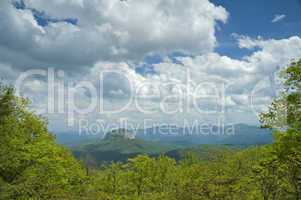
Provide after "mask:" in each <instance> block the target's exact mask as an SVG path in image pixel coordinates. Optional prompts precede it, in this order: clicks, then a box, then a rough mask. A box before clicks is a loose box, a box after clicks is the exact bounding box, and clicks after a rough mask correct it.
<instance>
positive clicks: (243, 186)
mask: <svg viewBox="0 0 301 200" xmlns="http://www.w3.org/2000/svg"><path fill="white" fill-rule="evenodd" d="M281 79H282V80H283V87H284V88H283V91H282V92H281V94H280V95H279V97H277V98H276V99H275V100H274V101H273V103H272V104H271V105H270V106H269V109H268V111H267V112H265V113H262V114H261V115H260V119H261V124H262V128H273V129H274V130H275V131H274V142H273V144H269V145H262V146H253V147H248V148H243V149H231V148H214V147H213V148H210V149H209V150H208V151H207V153H206V155H203V154H198V153H196V152H186V154H185V155H184V158H183V159H181V160H174V159H172V158H170V157H168V156H164V155H162V156H158V157H150V156H147V155H143V154H142V155H138V156H136V157H134V158H130V159H128V160H127V161H126V162H123V163H118V162H115V163H110V164H108V165H104V166H101V167H99V168H87V167H86V166H85V165H84V163H83V162H82V161H81V160H77V159H76V158H75V157H74V156H73V155H72V153H71V151H70V150H69V149H67V148H66V147H63V146H61V145H58V144H57V143H56V141H55V138H54V136H53V135H52V134H51V133H50V132H49V131H48V129H47V120H46V119H44V118H43V117H41V116H38V115H36V114H35V113H34V112H30V111H29V110H28V105H29V103H30V102H29V100H27V99H24V98H21V97H18V96H16V95H15V91H14V88H13V87H10V86H5V85H1V88H0V199H1V200H6V199H15V200H38V199H45V200H46V199H53V200H58V199H59V200H60V199H62V200H65V199H66V200H68V199H70V200H71V199H72V200H76V199H78V200H81V199H82V200H121V199H123V200H156V199H158V200H159V199H160V200H161V199H164V200H165V199H166V200H227V199H229V200H242V199H243V200H261V199H262V200H300V199H301V60H299V61H295V62H292V63H291V64H290V65H289V66H288V67H286V68H285V70H284V71H283V72H282V74H281Z"/></svg>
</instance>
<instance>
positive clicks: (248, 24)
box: [212, 0, 301, 57]
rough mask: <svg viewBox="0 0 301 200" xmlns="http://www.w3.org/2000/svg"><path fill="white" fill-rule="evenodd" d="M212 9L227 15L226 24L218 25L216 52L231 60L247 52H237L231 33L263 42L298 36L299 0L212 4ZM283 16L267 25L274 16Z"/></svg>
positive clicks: (217, 0)
mask: <svg viewBox="0 0 301 200" xmlns="http://www.w3.org/2000/svg"><path fill="white" fill-rule="evenodd" d="M212 2H213V3H214V4H216V5H221V6H223V7H225V8H226V9H227V10H228V12H229V13H230V17H229V19H228V22H227V23H226V24H220V26H221V28H220V30H219V31H217V33H216V34H217V39H218V41H219V43H220V46H219V47H218V48H217V51H218V52H219V53H221V54H226V55H229V56H232V57H241V56H244V55H245V53H249V52H248V51H244V50H241V49H238V48H237V45H236V44H235V39H234V38H233V37H232V36H231V34H232V33H237V34H240V35H248V36H250V37H254V38H256V37H258V36H261V37H263V38H265V39H269V38H274V39H282V38H288V37H290V36H294V35H298V36H300V35H301V1H300V0H288V1H283V0H249V1H242V0H212ZM279 14H284V15H285V18H284V19H283V20H281V21H279V22H277V23H271V21H272V19H273V18H274V16H275V15H279Z"/></svg>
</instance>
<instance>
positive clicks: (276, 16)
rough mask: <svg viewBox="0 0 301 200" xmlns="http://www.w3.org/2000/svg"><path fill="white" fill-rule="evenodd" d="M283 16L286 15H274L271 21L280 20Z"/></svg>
mask: <svg viewBox="0 0 301 200" xmlns="http://www.w3.org/2000/svg"><path fill="white" fill-rule="evenodd" d="M285 17H286V15H284V14H281V15H279V14H278V15H275V16H274V18H273V19H272V21H271V22H272V23H276V22H280V21H282V20H284V18H285Z"/></svg>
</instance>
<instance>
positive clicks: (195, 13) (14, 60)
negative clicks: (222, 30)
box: [0, 0, 301, 127]
mask: <svg viewBox="0 0 301 200" xmlns="http://www.w3.org/2000/svg"><path fill="white" fill-rule="evenodd" d="M16 1H19V2H20V0H14V2H16ZM11 2H12V1H11ZM24 4H25V5H26V6H23V7H22V8H16V7H15V6H14V5H13V4H12V3H10V1H1V2H0V5H1V6H0V31H1V37H0V56H1V57H0V58H1V60H0V74H1V77H2V78H5V79H6V80H14V79H16V78H17V77H18V74H19V73H21V72H22V71H24V70H26V69H29V68H38V69H47V68H48V67H54V68H55V69H64V70H65V72H66V74H65V76H64V77H63V78H62V77H61V78H60V79H63V80H61V81H63V82H64V84H63V86H65V87H67V88H64V89H62V88H61V85H55V88H54V89H55V90H56V92H58V93H61V94H62V96H61V98H62V99H63V100H64V103H63V105H61V107H64V106H65V107H66V106H67V107H70V108H71V110H72V111H75V110H76V109H77V108H85V107H87V106H89V104H90V102H96V106H95V108H94V109H93V111H92V112H91V113H89V114H84V115H83V116H81V115H73V117H74V116H76V117H84V118H89V119H91V120H95V119H97V118H101V119H105V120H108V121H109V122H115V121H117V120H118V119H120V118H123V117H125V118H128V119H130V120H132V121H135V122H141V120H142V119H144V118H151V119H155V120H156V121H158V122H166V123H169V122H171V123H172V122H177V121H179V120H182V119H187V120H190V119H202V120H210V118H215V119H216V117H217V115H218V114H217V113H219V114H220V112H221V111H222V109H225V110H226V113H224V114H225V115H229V112H230V113H231V112H235V113H242V114H241V115H235V116H241V117H242V119H243V116H244V115H247V113H249V112H259V110H257V109H262V108H263V107H264V106H266V105H267V104H268V103H269V102H270V101H271V99H272V98H273V97H274V96H275V95H276V92H277V89H278V87H279V86H278V85H277V83H276V82H275V77H276V73H277V72H278V71H279V70H280V69H281V67H284V66H286V65H287V64H289V63H290V61H291V60H292V59H297V58H300V57H301V38H300V37H298V36H293V37H290V38H285V39H278V40H276V39H263V38H261V37H257V38H251V37H248V36H243V35H237V34H236V35H235V38H236V39H237V45H238V47H239V48H246V49H250V50H252V53H250V54H249V55H247V56H245V57H243V58H241V59H234V58H231V57H229V56H227V55H221V54H219V53H217V52H215V47H216V45H217V39H216V37H215V28H216V23H218V22H223V23H225V22H226V21H227V18H228V12H227V11H226V10H225V9H224V8H223V7H221V6H215V5H214V4H212V3H210V2H209V1H208V0H187V1H185V2H184V1H181V0H153V1H149V0H127V1H120V0H112V1H105V0H93V1H85V0H72V1H69V0H53V1H44V0H43V1H42V0H24ZM33 11H36V12H37V11H39V12H43V13H44V15H45V16H47V17H46V18H45V19H43V20H47V19H76V21H77V23H69V22H68V21H64V20H57V21H56V20H52V21H48V22H47V23H46V24H45V25H44V26H42V25H41V24H40V23H38V21H37V19H36V16H35V14H34V13H33ZM278 18H279V17H278ZM280 18H282V19H283V17H280ZM278 20H281V19H278ZM173 52H181V57H170V56H168V55H170V54H171V53H173ZM152 54H156V55H159V56H160V57H161V58H162V61H160V62H159V63H156V64H153V65H152V67H153V69H152V73H146V74H143V75H142V74H140V73H138V72H137V71H136V68H137V66H138V65H143V64H149V63H143V58H145V56H148V55H152ZM46 79H47V76H45V77H43V78H41V77H31V79H29V80H27V81H26V82H25V83H24V84H23V85H22V87H23V92H24V95H25V96H28V97H30V98H31V99H33V101H34V106H35V107H36V109H39V110H43V108H45V107H47V104H48V103H49V101H53V99H50V98H49V92H48V89H49V83H47V82H46V81H47V80H46ZM87 82H89V84H90V85H86V86H88V87H87V88H85V87H80V88H78V86H79V85H81V84H83V85H85V84H84V83H87ZM90 86H93V87H94V88H95V90H96V93H97V95H96V96H95V95H93V92H92V93H91V91H89V87H90ZM69 93H71V94H72V98H73V99H70V98H69V96H68V95H69ZM223 95H224V96H223ZM132 98H133V99H132ZM55 101H56V102H51V103H55V105H56V104H58V102H57V101H58V100H57V99H56V100H55ZM73 101H76V102H75V103H74V102H73ZM129 102H130V104H129V105H128V106H127V104H128V103H129ZM101 104H102V105H101ZM183 104H184V105H183ZM100 105H101V106H100ZM125 106H126V109H125V110H123V112H121V113H118V114H108V113H101V112H99V110H101V108H102V109H105V110H118V109H121V108H122V107H125ZM56 109H58V108H56ZM63 110H64V109H63ZM141 110H143V112H141ZM175 110H176V111H177V112H176V113H173V112H171V111H175ZM204 113H205V114H204ZM67 114H68V113H67ZM255 114H256V113H255ZM63 115H64V114H63ZM253 115H254V113H253ZM49 117H51V116H49ZM60 117H61V116H60ZM60 117H57V116H54V119H53V118H51V119H53V120H54V121H56V122H59V123H61V122H63V121H64V120H63V119H64V118H66V116H63V117H62V120H58V119H60ZM232 117H233V116H232ZM67 118H68V116H67ZM238 118H239V117H238ZM245 118H249V116H247V117H245ZM58 127H61V126H58Z"/></svg>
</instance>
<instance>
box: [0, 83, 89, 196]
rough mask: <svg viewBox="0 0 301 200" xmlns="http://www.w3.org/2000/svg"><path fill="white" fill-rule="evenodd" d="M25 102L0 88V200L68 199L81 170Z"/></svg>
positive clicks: (80, 174) (78, 184)
mask: <svg viewBox="0 0 301 200" xmlns="http://www.w3.org/2000/svg"><path fill="white" fill-rule="evenodd" d="M27 106H28V101H27V100H25V99H24V98H20V97H17V96H16V95H15V94H14V89H13V88H11V87H5V86H0V138H1V140H0V147H1V148H0V180H1V181H0V187H1V188H0V199H31V198H35V199H71V198H72V196H74V195H79V194H75V193H76V192H77V191H79V188H80V187H79V186H80V184H81V183H82V181H83V180H84V171H83V170H82V167H81V166H80V165H79V163H78V162H77V161H76V160H75V159H74V158H73V156H72V155H71V153H70V152H69V151H68V150H66V149H64V148H63V147H60V146H58V145H56V143H55V139H54V137H53V136H52V135H51V134H49V132H48V130H47V123H46V121H45V120H44V119H42V118H41V117H39V116H37V115H35V114H34V113H33V112H30V111H28V109H27Z"/></svg>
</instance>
